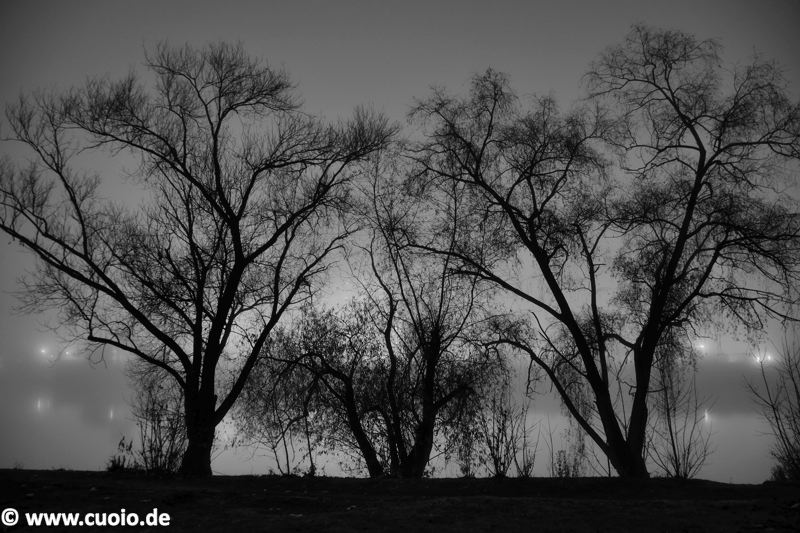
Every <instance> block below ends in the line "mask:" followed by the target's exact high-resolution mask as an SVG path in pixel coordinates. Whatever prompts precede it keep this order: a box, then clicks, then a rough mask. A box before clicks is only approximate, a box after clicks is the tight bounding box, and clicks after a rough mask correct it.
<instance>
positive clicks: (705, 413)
mask: <svg viewBox="0 0 800 533" xmlns="http://www.w3.org/2000/svg"><path fill="white" fill-rule="evenodd" d="M710 419H711V417H710V416H709V414H708V409H706V410H705V412H704V414H703V421H704V422H708V421H709V420H710Z"/></svg>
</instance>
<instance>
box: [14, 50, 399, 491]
mask: <svg viewBox="0 0 800 533" xmlns="http://www.w3.org/2000/svg"><path fill="white" fill-rule="evenodd" d="M146 59H147V61H146V65H147V68H148V75H147V76H142V77H138V76H136V75H134V74H131V75H129V76H128V77H126V78H124V79H122V80H119V81H109V80H106V79H98V80H92V81H89V82H88V83H87V84H86V85H85V86H84V87H82V88H78V89H74V90H72V91H69V92H67V93H66V94H62V95H44V94H37V95H34V96H33V97H29V98H28V97H21V98H20V101H19V103H17V104H16V105H12V106H10V107H9V108H8V109H7V113H6V115H7V118H8V122H9V123H10V127H11V130H12V132H13V136H12V137H13V139H15V140H17V141H20V142H22V143H23V144H25V145H27V147H28V148H29V149H30V150H31V152H32V154H33V159H32V162H31V163H30V164H29V165H23V164H19V165H15V164H14V163H13V162H12V161H11V160H10V159H9V158H5V159H3V160H2V166H0V205H2V212H1V213H0V228H2V230H3V231H4V232H6V233H7V234H8V235H10V236H11V237H12V238H13V239H14V241H16V242H17V243H19V244H20V245H22V246H23V247H24V248H26V249H27V250H29V251H32V252H33V253H34V254H35V256H36V257H37V258H38V260H39V261H38V269H37V271H36V272H35V273H34V274H33V275H32V276H31V277H29V279H28V280H27V282H26V283H25V285H24V288H25V290H26V300H25V303H26V304H27V305H30V306H32V307H36V308H57V309H58V310H59V312H60V314H61V320H62V321H63V323H64V324H66V325H69V326H72V327H73V328H74V329H75V334H76V335H77V336H80V337H82V338H84V339H86V340H87V341H88V342H89V343H91V344H92V345H93V346H94V347H95V348H109V347H113V348H117V349H119V350H123V351H126V352H129V353H131V354H134V355H135V356H137V357H139V358H141V359H142V360H144V361H146V362H148V363H150V364H152V365H155V366H157V367H160V368H161V369H163V370H164V371H165V372H166V373H167V374H168V375H169V376H171V377H172V378H173V379H174V380H175V381H176V382H177V383H178V384H179V385H180V387H181V388H182V389H183V392H184V401H185V417H186V430H187V437H188V446H187V449H186V453H185V454H184V456H183V460H182V465H181V471H182V472H184V473H186V474H204V475H208V474H210V473H211V467H210V453H211V446H212V442H213V439H214V432H215V427H216V426H217V424H219V422H220V421H221V420H222V419H223V417H224V416H225V415H226V413H228V411H229V410H230V408H231V406H232V405H233V403H234V401H235V400H236V398H237V396H238V395H239V393H240V391H241V390H242V387H243V385H244V383H245V380H246V379H247V376H248V374H249V372H250V370H251V368H252V367H253V365H254V364H255V361H256V358H257V355H258V354H259V353H260V351H261V348H262V346H263V345H264V343H265V341H266V340H267V338H268V336H269V334H270V332H271V331H272V330H273V328H274V327H275V325H276V324H277V323H278V322H279V320H280V319H281V316H282V315H283V314H284V313H285V312H286V310H287V309H288V308H289V307H290V306H291V305H292V304H294V303H296V302H298V301H302V300H303V299H305V298H306V297H307V296H308V295H309V294H311V291H312V288H313V282H314V281H315V279H316V278H317V277H318V276H319V275H320V274H322V273H324V272H325V271H326V269H327V266H328V262H327V261H328V258H329V256H330V255H331V253H332V252H334V251H335V250H336V249H338V248H339V247H340V246H341V243H342V241H343V239H345V238H346V237H347V236H348V235H349V234H350V232H351V231H352V226H351V224H350V223H349V222H347V221H346V220H344V219H343V218H342V217H340V216H339V208H340V207H341V205H342V203H343V202H344V201H345V200H346V198H347V191H348V188H349V183H350V182H351V180H352V178H353V176H354V172H356V169H355V166H354V164H355V163H356V162H358V161H359V160H361V159H363V158H364V157H365V156H367V155H368V154H370V153H371V152H373V151H374V150H376V149H379V148H381V147H382V146H383V145H384V144H385V143H386V142H387V140H388V139H389V137H390V136H391V135H392V133H393V129H392V128H391V127H389V126H387V123H386V121H385V120H384V119H383V118H381V117H379V116H375V115H373V114H371V113H369V112H366V111H364V110H358V111H357V112H356V113H355V115H354V117H353V118H352V119H351V120H350V121H348V122H345V123H341V124H338V125H335V126H326V125H324V124H322V123H321V122H320V121H319V120H316V119H314V118H311V117H309V116H307V115H306V114H304V113H302V112H301V111H300V110H299V109H298V105H297V102H296V98H295V97H294V96H293V94H292V85H291V84H290V81H289V79H288V77H287V75H286V74H285V73H284V72H281V71H277V70H274V69H272V68H270V67H269V66H266V65H263V64H261V63H260V62H258V61H255V60H253V59H251V58H249V57H248V56H247V55H246V54H245V52H244V51H243V49H242V48H241V46H231V45H227V44H219V45H211V46H207V47H204V48H202V49H193V48H190V47H184V48H172V47H170V46H167V45H160V46H158V47H157V48H156V49H155V51H154V52H152V53H151V54H148V55H147V58H146ZM87 152H88V153H101V154H102V157H107V156H108V155H109V154H110V156H125V155H130V156H133V157H134V158H138V160H139V162H140V165H139V167H138V169H136V170H135V171H134V172H133V178H134V179H135V180H136V183H137V184H138V185H140V186H141V195H142V199H141V202H140V205H139V207H138V209H133V208H132V206H131V205H130V203H131V202H130V199H128V198H115V199H113V200H116V201H106V200H105V199H104V196H103V195H104V192H103V191H104V189H103V184H104V183H108V182H109V181H110V180H113V179H120V178H121V176H122V175H123V170H122V169H121V168H120V169H118V170H116V171H109V170H98V171H97V172H91V171H89V172H83V171H81V170H79V168H80V164H81V163H85V162H86V161H87ZM98 157H99V156H98ZM129 161H130V160H129V159H124V158H123V159H122V163H123V164H124V163H126V162H129ZM90 162H91V160H90ZM98 168H102V166H100V165H99V164H98Z"/></svg>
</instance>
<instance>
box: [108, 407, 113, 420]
mask: <svg viewBox="0 0 800 533" xmlns="http://www.w3.org/2000/svg"><path fill="white" fill-rule="evenodd" d="M108 419H109V420H114V408H113V407H110V408H109V409H108Z"/></svg>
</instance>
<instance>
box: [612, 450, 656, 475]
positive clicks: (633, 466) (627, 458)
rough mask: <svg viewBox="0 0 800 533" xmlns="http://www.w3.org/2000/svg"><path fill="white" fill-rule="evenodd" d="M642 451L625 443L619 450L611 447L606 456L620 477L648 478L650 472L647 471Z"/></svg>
mask: <svg viewBox="0 0 800 533" xmlns="http://www.w3.org/2000/svg"><path fill="white" fill-rule="evenodd" d="M626 444H627V443H626ZM642 452H643V450H641V449H633V448H632V447H631V446H629V445H626V446H625V447H624V448H622V449H619V450H613V449H612V450H611V451H610V453H609V454H608V458H609V460H610V461H611V465H612V466H613V467H614V469H615V470H616V471H617V475H619V477H621V478H639V479H642V478H649V477H650V473H649V472H648V471H647V464H646V463H645V460H644V456H643V455H642Z"/></svg>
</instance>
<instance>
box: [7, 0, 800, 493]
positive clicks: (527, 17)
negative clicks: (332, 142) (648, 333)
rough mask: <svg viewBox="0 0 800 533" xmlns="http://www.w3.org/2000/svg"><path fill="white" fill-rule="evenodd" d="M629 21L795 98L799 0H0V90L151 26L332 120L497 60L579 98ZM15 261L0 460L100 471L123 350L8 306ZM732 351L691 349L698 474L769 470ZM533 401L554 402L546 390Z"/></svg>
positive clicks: (115, 408) (87, 66) (133, 47)
mask: <svg viewBox="0 0 800 533" xmlns="http://www.w3.org/2000/svg"><path fill="white" fill-rule="evenodd" d="M272 4H281V5H272ZM599 6H602V8H600V7H599ZM638 22H644V23H647V24H652V25H656V26H662V27H669V28H678V29H681V30H684V31H688V32H693V33H695V34H696V35H697V36H698V37H701V38H707V37H713V38H718V39H719V40H720V41H721V42H722V44H723V45H724V46H725V50H724V57H725V59H726V60H728V61H731V60H735V61H741V62H744V61H746V60H747V59H748V58H749V57H751V55H752V53H753V52H754V51H755V50H757V51H759V52H761V53H762V54H763V55H764V56H765V57H768V58H773V59H776V60H777V61H779V62H780V63H781V64H782V66H783V67H784V69H785V72H786V76H787V78H788V79H789V80H790V81H791V84H792V89H793V91H794V96H795V97H797V96H798V92H800V32H798V31H797V27H798V23H800V2H796V1H794V0H784V1H771V2H770V1H762V2H745V1H738V2H737V1H731V0H726V1H715V2H712V1H697V0H690V1H669V2H667V1H664V2H660V3H655V2H643V1H621V0H617V1H606V2H592V1H565V0H561V1H557V2H555V1H554V2H522V1H520V2H510V1H505V2H504V1H494V2H485V1H481V2H471V1H465V0H462V1H450V2H434V1H432V0H427V1H418V0H415V1H409V0H406V1H403V2H367V1H364V2H352V1H351V2H330V1H316V2H311V1H294V2H282V3H277V2H275V3H273V2H256V1H253V2H237V1H229V2H224V3H223V2H208V1H205V2H202V1H174V0H173V1H169V2H163V1H160V2H144V1H137V2H125V3H123V2H113V1H107V0H106V1H102V2H99V1H81V2H56V1H53V2H41V1H31V0H26V1H3V2H2V3H0V100H2V102H3V103H7V102H11V101H13V100H14V99H15V98H16V97H17V95H18V94H19V93H20V92H27V91H31V90H34V89H37V88H44V89H47V90H50V89H64V88H68V87H70V86H71V85H74V84H79V83H81V82H82V81H84V80H85V79H86V78H87V77H90V76H97V75H100V76H103V75H110V76H112V77H114V76H119V75H123V74H125V73H126V72H128V70H129V69H131V68H136V67H137V66H138V65H140V63H141V60H142V55H143V54H142V50H143V49H144V48H148V47H151V46H152V45H153V44H155V43H157V42H158V41H160V40H165V39H166V40H169V41H170V42H172V43H175V44H182V43H184V42H189V43H193V44H197V45H199V44H203V43H206V42H209V41H217V40H226V41H241V42H242V43H243V45H244V46H245V48H246V49H247V50H248V51H249V52H250V53H251V54H252V55H254V56H261V57H264V58H266V59H268V60H269V62H270V63H272V64H274V65H280V66H285V67H286V68H287V70H288V71H289V73H290V74H291V76H292V78H293V79H294V81H295V82H296V83H297V84H298V86H299V91H300V94H302V95H303V97H304V99H305V102H306V109H307V110H308V111H310V112H313V113H319V114H322V115H324V116H326V117H328V118H330V119H335V118H337V117H342V116H346V115H348V114H349V112H350V111H351V110H352V108H353V107H354V106H356V105H359V104H364V103H368V104H372V105H373V106H374V107H376V108H377V109H379V110H383V111H385V112H386V113H387V114H388V115H389V116H390V117H392V118H393V119H395V120H398V121H404V117H405V113H406V111H407V110H408V108H409V106H410V105H411V104H412V103H413V99H414V98H415V97H416V98H419V97H423V96H425V95H426V94H427V93H428V90H429V87H430V86H431V85H441V86H446V87H449V88H450V89H451V90H453V91H460V90H463V89H464V87H465V86H466V83H467V81H468V79H469V77H470V76H471V75H472V74H473V73H475V72H479V71H482V70H484V69H485V68H486V67H488V66H492V67H493V68H495V69H497V70H500V71H504V72H506V73H508V74H509V75H510V77H511V81H512V84H513V86H514V88H515V89H516V91H517V92H518V94H520V95H529V94H533V93H536V94H546V93H552V94H554V95H555V96H556V98H557V99H558V100H559V101H560V102H561V103H562V105H563V106H565V107H566V106H568V105H569V103H570V102H571V101H573V100H574V99H576V98H578V97H579V96H580V95H581V86H580V80H581V76H582V74H583V73H584V72H585V70H586V68H587V66H588V64H589V62H590V61H591V60H592V59H593V58H594V57H595V56H596V55H597V54H598V53H599V52H600V51H601V50H603V48H605V47H606V46H608V45H611V44H614V43H616V42H618V41H620V40H621V39H622V38H623V36H624V35H625V34H626V32H627V30H628V28H629V27H630V25H631V24H633V23H638ZM0 133H1V134H3V135H5V130H0ZM7 149H8V147H7V146H6V145H3V146H2V147H0V150H2V151H6V150H7ZM107 179H108V180H109V184H108V185H109V187H110V190H112V191H113V190H114V188H115V187H119V181H118V180H119V176H118V175H115V174H109V175H108V177H107ZM115 180H117V181H115ZM30 265H31V261H30V259H29V258H28V257H27V256H24V255H23V254H21V253H20V252H19V251H18V250H17V249H16V248H14V247H13V246H11V245H9V243H8V239H7V238H5V237H3V238H2V239H0V273H1V274H0V290H2V291H3V292H2V293H1V294H0V341H1V342H0V428H2V429H0V467H10V466H13V465H14V464H15V463H22V464H23V465H24V466H26V467H31V468H33V467H61V466H63V467H67V468H102V467H103V466H104V464H105V462H106V460H107V458H108V456H109V455H110V454H111V453H112V452H113V451H114V449H115V447H116V443H117V442H118V441H119V438H120V436H121V435H123V434H126V433H127V434H128V435H131V434H132V428H131V425H130V422H129V421H128V420H127V418H126V408H125V402H126V398H127V395H129V392H128V391H127V389H126V387H125V379H124V377H123V376H122V373H121V368H122V362H121V361H115V360H114V359H113V358H110V360H109V363H108V366H105V365H99V366H90V365H89V364H88V363H87V362H86V361H85V359H84V357H83V354H76V353H70V354H69V355H67V354H66V349H67V348H68V347H66V346H63V345H62V344H60V343H59V341H58V338H57V337H56V336H55V335H54V334H52V333H50V332H47V331H46V330H43V329H42V328H41V327H40V326H39V324H40V323H41V322H42V319H43V317H32V316H20V315H13V314H12V313H11V309H12V307H13V306H14V302H15V300H14V298H13V296H12V295H10V294H9V291H13V290H14V289H15V287H16V285H15V279H16V277H17V276H18V275H19V274H21V273H22V272H23V271H24V270H26V269H27V268H30ZM746 349H747V348H746V347H743V346H742V345H735V344H733V343H731V342H729V341H725V342H722V343H721V344H719V343H715V341H713V340H709V341H708V343H707V345H705V346H704V348H703V351H705V352H707V355H708V356H707V357H706V358H705V359H704V360H703V362H702V363H701V374H700V378H699V385H700V386H701V387H702V390H703V391H704V392H707V394H709V395H713V396H716V397H717V401H716V403H715V404H714V407H713V409H711V410H710V413H709V418H710V420H711V422H713V424H714V428H715V432H716V435H715V438H714V442H715V445H716V448H717V452H716V453H715V455H713V456H712V458H711V461H710V463H709V465H708V466H707V467H706V469H705V470H704V471H703V472H702V476H703V477H708V478H712V479H718V480H722V481H729V480H734V481H742V482H743V481H749V482H760V481H762V480H763V479H765V478H766V477H767V475H768V468H769V463H770V459H769V456H768V451H767V447H768V441H767V440H766V439H765V438H764V437H763V436H762V435H760V434H759V433H760V432H763V430H764V427H763V425H761V423H760V422H759V421H758V418H757V417H756V416H755V414H754V409H755V408H754V406H753V405H752V403H751V402H750V400H749V398H748V397H747V394H746V391H745V389H744V387H743V382H744V379H745V376H749V377H750V379H752V378H754V377H755V373H754V372H755V370H756V366H755V365H754V363H753V361H752V360H751V359H750V358H749V357H748V356H747V354H746V353H745V352H746ZM62 350H64V353H63V355H62V357H60V358H59V359H58V361H56V362H53V361H52V359H53V356H54V355H55V354H56V353H57V352H59V351H62ZM537 409H538V410H539V411H541V412H549V413H553V414H554V416H555V414H556V413H558V407H557V405H555V403H554V402H552V401H549V400H542V401H541V403H540V404H539V405H538V407H537ZM214 468H215V470H217V471H222V472H250V471H256V472H260V471H262V466H261V465H260V464H258V465H253V464H249V463H245V462H241V461H239V460H238V459H236V458H227V459H225V458H222V459H220V460H218V461H217V462H216V463H215V465H214Z"/></svg>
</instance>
